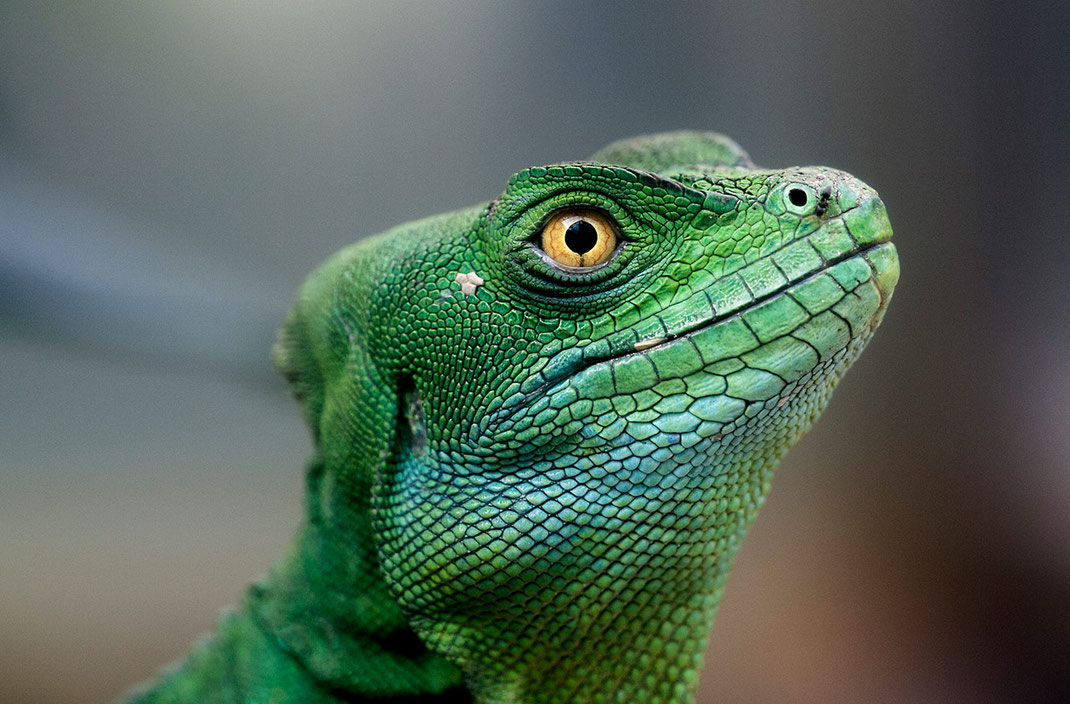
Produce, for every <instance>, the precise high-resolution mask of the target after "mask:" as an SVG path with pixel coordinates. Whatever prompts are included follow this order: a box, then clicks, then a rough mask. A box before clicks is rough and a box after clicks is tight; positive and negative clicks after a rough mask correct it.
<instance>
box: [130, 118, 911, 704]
mask: <svg viewBox="0 0 1070 704" xmlns="http://www.w3.org/2000/svg"><path fill="white" fill-rule="evenodd" d="M790 188H797V189H800V190H801V191H802V192H803V194H804V195H805V201H806V202H805V203H804V204H802V205H793V204H792V203H791V202H789V201H790V198H789V197H788V195H787V193H788V189H790ZM795 195H796V196H797V197H796V200H804V198H802V197H799V194H798V193H796V194H795ZM576 205H584V206H589V207H593V208H597V209H599V210H601V211H603V212H604V213H607V214H608V215H609V217H610V218H611V219H612V220H613V221H614V222H615V223H616V227H617V229H618V231H619V233H620V237H621V246H620V249H619V251H618V252H617V254H616V255H615V256H614V257H613V258H612V259H611V260H610V261H609V262H608V263H606V264H605V265H603V266H602V267H600V268H597V269H596V270H594V271H591V272H587V273H576V272H568V271H566V270H564V269H562V268H560V267H557V266H555V265H553V264H552V263H550V262H549V261H548V259H547V258H546V257H545V256H543V255H541V254H540V251H539V250H538V248H537V243H538V238H537V233H538V232H539V230H540V228H541V226H542V224H543V223H544V222H545V221H546V218H547V217H548V215H549V214H550V213H552V212H554V211H555V210H559V209H561V208H563V207H566V206H576ZM890 236H891V229H890V227H889V224H888V219H887V216H886V214H885V210H884V206H883V204H882V203H881V201H880V200H879V199H878V198H877V196H876V194H875V192H874V191H872V190H871V189H869V188H868V187H867V186H865V185H864V184H862V183H861V182H859V181H857V180H856V179H854V178H852V177H851V176H849V175H847V174H845V173H842V172H840V171H835V170H832V169H827V168H792V169H786V170H780V171H770V170H764V169H758V168H756V167H754V166H753V164H751V163H750V160H749V159H748V158H747V156H746V155H745V154H744V153H743V152H742V150H740V149H739V147H738V146H736V145H735V144H734V143H732V142H731V141H730V140H727V139H726V138H724V137H721V136H719V135H713V134H709V133H673V134H667V135H658V136H654V137H646V138H639V139H635V140H629V141H625V142H619V143H616V144H614V145H611V146H610V147H607V148H606V149H604V150H602V151H601V152H599V153H598V154H596V155H595V156H594V157H593V158H592V160H591V161H590V162H579V163H575V164H565V165H558V166H550V167H545V168H533V169H528V170H525V171H521V172H520V173H518V174H516V175H515V176H513V177H512V178H511V179H510V180H509V182H508V184H507V185H506V188H505V192H504V193H503V194H502V195H501V196H500V197H499V198H498V199H497V200H495V201H493V202H492V203H490V204H488V205H483V206H479V207H476V208H472V209H468V210H464V211H460V212H457V213H453V214H449V215H443V216H439V217H435V218H430V219H427V220H422V221H420V222H416V223H411V224H408V225H404V226H401V227H399V228H396V229H394V230H391V231H389V232H386V233H383V234H382V235H379V236H377V237H374V238H371V239H367V240H364V241H362V242H360V243H358V244H356V245H354V246H352V247H349V248H347V249H345V250H343V251H342V252H340V253H338V254H337V255H335V256H334V257H333V258H331V259H330V260H329V261H328V262H327V263H326V264H325V265H323V267H322V268H320V269H319V271H317V272H316V273H314V274H313V275H312V277H311V278H310V279H309V280H308V282H307V283H306V284H305V286H304V288H303V289H302V291H301V294H300V297H299V299H298V301H297V304H296V305H295V306H294V309H293V311H292V312H291V314H290V317H289V319H288V321H287V323H286V326H285V328H284V329H283V331H282V332H281V334H280V337H279V342H278V345H277V348H276V362H277V365H278V367H279V369H280V371H281V372H282V373H283V374H284V375H285V376H286V378H287V379H288V380H289V382H290V384H291V386H292V389H293V392H294V394H295V395H296V396H297V398H298V399H299V400H300V402H301V406H302V409H303V411H304V414H305V418H306V420H307V422H308V424H309V426H310V428H311V431H312V437H313V440H314V448H315V450H314V454H313V456H312V458H311V460H310V462H309V465H308V472H307V496H306V501H307V506H306V509H307V520H306V521H305V522H304V525H303V526H302V528H301V529H300V531H299V534H298V537H297V539H296V541H295V545H294V547H293V549H292V550H291V552H290V554H289V556H288V557H287V558H285V559H284V560H283V561H282V562H281V563H280V564H279V565H277V566H276V568H275V569H274V571H273V572H272V573H271V575H270V576H269V577H268V578H267V579H266V580H265V581H264V582H263V583H261V584H259V585H257V586H255V587H253V588H252V589H251V590H250V594H249V597H248V599H247V600H246V602H245V604H244V606H243V607H242V608H241V609H240V610H239V611H237V612H236V613H234V614H231V615H229V616H226V617H224V619H223V620H222V622H221V624H220V629H219V632H218V634H217V635H216V636H215V637H214V639H212V640H210V641H208V642H206V643H205V644H202V645H201V646H199V647H198V648H197V649H196V650H195V651H194V652H193V654H192V655H191V656H190V658H189V659H187V660H186V661H185V662H184V663H182V664H180V665H178V666H177V667H176V668H175V669H173V670H172V671H171V672H170V673H168V674H166V675H164V676H163V677H162V678H161V679H160V680H158V681H157V682H156V683H155V684H154V685H153V688H152V689H150V690H147V691H145V692H142V693H141V694H138V695H135V696H134V699H133V700H134V701H141V702H223V701H227V702H230V701H249V702H253V701H255V702H276V703H277V702H336V701H349V702H352V701H364V700H366V699H373V698H384V699H386V700H388V701H413V702H415V701H419V702H437V701H474V702H478V703H479V704H494V703H505V702H524V703H536V702H554V703H556V704H560V703H561V702H584V703H588V702H645V703H661V702H691V701H692V700H693V696H694V690H695V686H696V683H697V678H698V670H699V667H700V665H701V662H702V654H703V650H704V649H705V645H706V640H707V637H708V635H709V632H710V629H711V628H712V625H713V618H714V613H715V611H716V609H717V603H718V601H719V599H720V597H721V592H722V589H723V587H724V583H725V579H726V578H727V576H728V571H729V567H730V566H731V563H732V559H733V557H734V556H735V554H736V550H737V549H738V548H739V544H740V541H741V540H742V539H743V536H744V534H745V533H746V531H747V528H748V526H749V525H750V523H751V521H752V520H753V519H754V516H755V514H756V512H757V511H758V508H759V507H760V506H761V504H762V501H763V499H764V497H765V495H766V492H767V491H768V489H769V482H770V479H771V476H772V473H773V470H774V468H775V467H776V465H777V463H778V461H779V460H780V458H781V456H782V455H783V454H784V453H785V452H786V451H787V450H788V448H789V447H791V445H792V444H793V443H794V442H795V441H796V440H798V439H799V437H800V436H801V435H802V434H803V433H804V432H805V431H806V430H807V429H808V428H809V427H810V426H811V424H812V423H813V422H814V420H815V419H816V418H817V416H818V414H819V413H820V411H821V409H822V408H823V407H824V406H825V404H826V402H827V401H828V398H829V395H830V393H831V391H832V388H833V386H835V384H836V382H837V381H838V380H839V379H840V377H841V376H842V375H843V373H844V371H845V370H846V369H847V367H848V366H849V365H850V364H851V363H852V362H853V361H854V360H855V359H856V358H857V356H858V355H859V353H860V352H861V351H862V348H863V347H864V346H865V344H866V342H867V341H868V340H869V338H870V336H871V335H872V333H873V331H874V330H875V328H876V327H877V325H878V323H879V322H880V320H881V318H882V316H883V314H884V311H885V308H886V306H887V303H888V300H889V298H890V296H891V293H892V289H893V287H894V285H895V282H896V279H897V277H898V271H899V269H898V262H897V259H896V254H895V249H894V247H893V245H892V244H891V243H889V242H887V240H888V239H889V238H890Z"/></svg>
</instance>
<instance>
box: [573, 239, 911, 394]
mask: <svg viewBox="0 0 1070 704" xmlns="http://www.w3.org/2000/svg"><path fill="white" fill-rule="evenodd" d="M881 248H884V249H886V250H889V251H894V245H892V244H890V243H889V242H887V240H885V241H883V242H878V243H874V244H869V245H866V246H864V247H860V248H858V249H855V250H852V251H850V252H846V253H844V254H841V255H840V256H837V257H835V258H833V259H829V260H827V261H826V263H825V265H824V266H822V267H821V268H820V269H817V270H816V271H813V272H811V273H810V274H808V275H806V276H804V277H801V278H798V279H796V280H794V281H789V282H787V283H786V284H784V285H783V286H780V287H779V288H776V289H774V290H772V291H769V292H768V293H766V294H763V295H761V296H758V297H757V298H755V299H754V300H752V301H751V302H749V303H747V304H744V305H742V306H738V307H735V308H732V309H729V310H727V311H724V312H722V313H719V314H716V315H714V316H711V317H710V318H707V319H705V320H699V321H696V322H695V323H692V324H691V325H688V326H685V327H682V328H680V329H679V330H675V331H671V332H669V334H668V335H666V336H663V337H658V338H654V339H650V340H644V341H641V342H636V343H635V349H634V350H624V351H621V352H617V353H615V354H608V355H605V356H601V357H591V358H589V359H587V360H585V361H586V362H587V364H586V365H584V367H581V368H580V369H577V370H576V372H580V371H582V370H583V368H585V367H587V366H592V365H594V364H598V363H600V362H606V361H611V360H614V359H620V358H622V357H628V356H631V355H634V354H641V353H643V352H646V351H648V350H652V349H654V348H656V347H661V346H663V345H669V344H672V343H673V342H674V341H676V340H679V339H681V338H686V337H688V336H691V335H694V334H697V333H700V332H702V331H703V330H706V329H709V328H712V327H715V326H717V325H720V324H722V323H724V322H727V321H728V320H731V319H733V318H737V317H740V316H743V315H745V314H746V313H749V312H750V311H752V310H755V309H757V308H760V307H762V306H763V305H765V304H766V303H768V302H770V301H772V300H773V299H776V298H779V297H781V296H784V295H790V294H791V293H792V292H794V291H796V290H798V289H801V288H802V287H804V286H806V285H807V284H809V283H811V282H812V281H814V280H815V279H818V278H819V277H822V276H825V275H826V274H827V273H828V272H830V271H832V270H833V269H835V268H836V267H837V266H838V265H840V264H843V263H845V262H849V261H865V262H866V263H867V264H868V265H869V268H870V269H871V270H872V273H871V274H870V277H871V278H874V279H875V280H876V281H877V282H878V290H879V291H880V294H881V309H883V308H884V306H885V305H887V301H888V299H889V298H890V296H891V286H885V285H883V284H882V274H883V272H882V271H879V270H878V269H879V268H881V265H880V264H874V262H873V261H871V259H870V258H869V257H868V255H870V254H871V253H873V252H874V251H875V250H878V249H881ZM892 283H893V285H894V282H892ZM576 372H574V373H576Z"/></svg>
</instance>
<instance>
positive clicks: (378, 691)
mask: <svg viewBox="0 0 1070 704" xmlns="http://www.w3.org/2000/svg"><path fill="white" fill-rule="evenodd" d="M310 474H312V475H313V476H315V475H316V474H317V473H316V472H312V473H310ZM369 520H370V519H369V516H368V513H367V511H362V510H360V507H354V510H352V511H347V515H345V516H338V515H335V516H333V517H332V520H330V521H325V520H323V519H322V516H321V515H320V514H319V512H318V511H316V510H311V511H309V518H308V519H306V521H305V523H304V524H303V525H302V526H301V528H300V529H299V531H298V534H297V537H296V539H295V542H294V545H293V547H292V549H291V550H290V552H289V553H288V555H287V556H286V557H284V558H283V559H282V560H281V561H280V562H279V563H278V564H277V565H276V566H275V568H274V569H273V570H272V572H271V574H270V575H269V576H268V577H267V579H265V580H264V581H263V582H261V583H259V584H257V585H255V586H254V587H253V588H252V589H251V590H250V593H249V598H248V601H249V608H250V611H251V612H252V613H253V614H254V615H255V618H256V620H257V621H258V622H259V623H260V625H261V627H262V628H263V629H264V630H265V631H266V632H267V633H268V634H269V635H270V636H271V637H272V638H273V639H274V641H275V642H276V643H277V644H278V645H279V646H280V647H281V648H282V649H283V650H284V651H286V652H288V653H289V654H290V655H291V656H292V657H293V658H295V659H296V660H297V661H298V662H299V663H300V664H301V665H302V666H303V668H304V669H305V670H306V671H307V672H308V673H309V674H310V676H311V677H312V678H313V679H314V680H316V681H317V682H319V683H321V686H323V687H324V688H326V689H330V690H332V691H339V692H345V693H351V694H355V695H358V696H360V697H372V698H376V699H385V700H386V701H395V698H396V699H399V700H400V699H405V698H407V697H412V696H419V697H420V699H419V701H421V702H423V701H427V702H431V701H436V702H438V701H442V702H445V701H451V702H452V701H456V702H461V701H468V700H469V697H468V695H467V692H466V691H465V690H464V689H463V687H461V674H460V671H459V670H458V669H457V667H455V666H454V665H452V664H450V663H449V662H447V661H446V660H445V659H444V658H442V657H441V656H439V655H436V654H434V653H432V652H431V651H429V650H428V649H427V647H426V646H425V645H424V644H423V643H422V642H421V641H420V639H419V638H418V637H417V635H416V634H415V633H414V632H413V631H412V629H411V628H410V627H409V625H408V623H407V622H406V620H405V618H404V617H403V615H402V613H401V609H400V607H399V606H398V605H397V602H395V601H394V599H393V598H392V597H391V596H390V593H389V590H388V588H387V586H386V583H385V582H384V580H383V578H382V576H381V575H380V573H379V569H378V564H377V558H376V553H375V546H374V545H372V544H370V543H371V541H369V540H367V536H370V535H371V534H372V532H371V526H370V525H369ZM356 536H364V539H358V538H357V537H356ZM406 700H407V699H406Z"/></svg>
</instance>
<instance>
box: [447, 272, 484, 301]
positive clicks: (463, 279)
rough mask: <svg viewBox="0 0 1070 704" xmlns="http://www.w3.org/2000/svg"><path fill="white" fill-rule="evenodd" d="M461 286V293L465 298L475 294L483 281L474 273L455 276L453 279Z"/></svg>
mask: <svg viewBox="0 0 1070 704" xmlns="http://www.w3.org/2000/svg"><path fill="white" fill-rule="evenodd" d="M453 280H454V281H456V282H457V283H459V284H460V285H461V293H463V294H464V295H466V296H471V295H473V294H475V292H476V289H477V288H479V287H480V286H482V285H483V279H482V277H480V276H479V274H477V273H476V272H474V271H471V272H469V273H467V274H460V273H459V274H457V276H455V277H454V279H453Z"/></svg>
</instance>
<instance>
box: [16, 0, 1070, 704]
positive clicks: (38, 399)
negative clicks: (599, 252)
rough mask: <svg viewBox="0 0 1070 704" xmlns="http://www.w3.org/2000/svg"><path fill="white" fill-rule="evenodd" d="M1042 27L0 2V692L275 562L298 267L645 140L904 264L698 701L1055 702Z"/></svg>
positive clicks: (1056, 317) (157, 641)
mask: <svg viewBox="0 0 1070 704" xmlns="http://www.w3.org/2000/svg"><path fill="white" fill-rule="evenodd" d="M1068 20H1070V6H1068V4H1067V3H1065V2H1040V1H1039V0H1037V1H1028V0H1027V1H1025V2H1009V1H1004V2H1001V1H999V0H991V1H986V2H975V3H963V2H950V1H947V0H942V1H936V2H920V1H918V0H915V1H913V2H910V1H904V2H895V1H889V0H861V1H860V0H851V1H849V2H848V1H847V0H843V1H840V2H823V3H808V2H801V1H796V0H788V1H782V2H770V1H769V0H757V1H756V0H751V1H749V2H733V3H705V4H695V3H671V4H664V5H662V4H658V5H656V6H655V5H653V4H648V3H612V4H610V3H605V4H601V5H588V4H583V3H575V2H541V3H530V4H522V3H508V4H507V3H493V2H485V3H412V2H389V3H386V2H384V3H378V4H366V3H341V2H337V3H315V4H306V3H285V2H278V1H275V0H273V1H270V2H264V1H261V2H253V1H252V0H243V1H229V2H228V1H225V0H214V1H200V2H190V3H175V2H167V1H165V0H140V1H137V2H133V1H131V2H94V3H84V2H77V1H75V0H67V1H60V2H49V3H44V2H40V1H39V0H5V2H3V3H2V4H0V701H3V702H47V703H52V702H70V701H86V702H105V701H108V700H109V699H110V698H112V697H114V696H116V695H118V694H119V693H120V692H121V691H123V690H124V689H125V688H126V687H127V686H129V685H130V684H132V683H134V682H136V681H139V680H142V679H145V678H147V677H149V676H151V675H152V674H153V672H154V671H155V670H156V668H157V667H159V666H160V665H162V664H164V663H166V662H168V661H170V660H173V659H175V658H177V657H179V656H181V655H182V654H183V653H185V652H186V650H187V649H188V647H189V645H190V643H191V642H192V641H193V640H194V639H195V638H196V637H197V636H198V635H200V634H202V633H204V632H206V631H208V630H209V629H211V627H212V625H213V623H214V621H215V618H216V614H217V611H218V609H220V608H221V607H223V606H225V605H228V604H233V603H235V602H236V601H237V600H238V599H239V598H240V596H241V593H242V589H243V587H244V586H245V585H246V584H247V583H248V582H249V581H250V580H251V579H253V578H255V577H256V576H257V575H259V574H261V573H262V572H264V571H265V570H266V569H267V567H268V566H269V565H270V564H271V562H272V560H273V558H274V557H275V556H276V555H278V554H279V552H280V551H281V550H282V549H283V548H284V546H285V545H286V544H287V543H288V541H289V539H290V536H291V533H292V531H293V530H294V528H295V526H296V525H297V522H298V520H299V515H300V492H301V486H302V479H301V474H302V463H303V459H304V457H305V455H306V453H307V452H308V450H309V446H310V445H309V440H308V437H307V436H306V433H305V430H304V428H303V427H302V425H301V422H300V420H299V417H298V411H297V407H296V404H295V403H294V402H293V401H292V400H291V399H290V398H289V397H288V395H287V393H286V391H285V389H284V388H283V384H282V382H281V381H280V380H279V379H277V378H276V377H275V375H274V374H273V372H272V370H271V368H270V365H269V362H268V350H269V348H270V345H271V342H272V337H273V332H274V329H275V328H276V327H277V326H278V325H279V323H280V322H281V320H282V319H283V316H284V314H285V312H286V309H287V307H288V305H289V302H290V301H291V299H292V297H293V295H294V291H295V289H296V288H297V286H298V285H299V284H300V283H301V281H302V279H303V277H304V276H305V275H306V274H307V273H308V272H309V271H310V270H311V269H312V268H313V267H314V266H315V265H316V264H317V263H318V262H320V261H321V260H323V259H324V258H325V257H326V256H327V255H329V254H330V253H332V252H333V251H335V250H336V249H338V248H340V247H342V246H343V245H346V244H348V243H350V242H352V241H354V240H357V239H360V238H361V237H364V236H366V235H369V234H373V233H375V232H377V231H380V230H383V229H385V228H387V227H389V226H392V225H394V224H398V223H401V222H404V221H407V220H411V219H414V218H419V217H423V216H426V215H432V214H435V213H440V212H443V211H446V210H452V209H455V208H458V207H461V206H466V205H469V204H473V203H477V202H480V201H485V200H488V199H489V198H491V197H493V196H495V195H496V194H498V193H499V192H500V191H501V190H502V188H503V184H504V182H505V180H506V179H507V178H508V176H509V175H510V174H512V173H513V172H514V171H517V170H519V169H521V168H524V167H527V166H530V165H535V164H545V163H551V162H556V161H561V160H569V159H576V158H582V157H585V156H587V155H589V154H591V153H593V152H594V151H595V150H596V149H598V148H599V147H601V146H603V145H604V144H606V143H607V142H609V141H612V140H615V139H618V138H621V137H626V136H632V135H636V134H642V133H648V132H656V131H663V130H668V129H678V128H701V129H715V130H719V131H722V132H725V133H726V134H728V135H730V136H732V137H734V138H735V139H737V140H738V141H739V142H740V143H741V144H742V145H743V146H744V147H745V148H746V149H748V150H749V151H750V153H751V155H752V156H753V157H754V159H755V161H757V162H758V163H760V164H763V165H767V166H788V165H795V164H826V165H831V166H836V167H839V168H842V169H845V170H847V171H850V172H851V173H854V174H855V175H857V176H859V177H860V178H862V179H863V180H865V181H867V182H868V183H870V184H872V185H873V186H875V187H876V188H877V189H878V190H879V191H880V193H881V195H882V197H883V198H884V200H885V202H886V203H887V206H888V210H889V212H890V214H891V218H892V223H893V225H894V227H895V229H896V233H897V234H896V241H897V243H898V246H899V251H900V254H901V258H902V268H903V276H902V279H901V281H900V285H899V288H898V290H897V292H896V295H895V301H894V303H893V305H892V306H891V309H890V312H889V314H888V316H887V319H886V321H885V323H884V325H883V327H882V328H881V330H880V332H879V333H878V334H877V336H876V338H875V339H874V341H873V342H872V343H871V345H870V348H869V351H868V352H867V353H866V354H865V355H864V356H863V357H862V359H861V361H860V362H859V363H858V364H857V365H856V367H855V368H854V369H853V370H852V371H851V373H850V374H848V376H847V378H846V380H845V381H844V382H843V384H842V385H841V386H840V389H839V391H838V392H837V394H836V396H835V398H834V399H833V402H832V404H831V406H830V407H829V409H828V411H827V412H826V414H825V416H824V419H823V421H822V422H821V423H819V424H818V425H817V427H816V428H815V429H814V431H813V432H812V433H810V435H808V436H807V437H806V438H804V440H803V441H802V442H801V443H800V445H799V446H798V447H797V448H796V450H795V451H794V452H793V453H792V454H791V455H789V457H788V458H787V460H786V461H785V462H784V464H783V466H782V469H781V471H780V473H779V475H778V478H777V481H776V482H775V483H774V489H773V492H772V495H771V496H770V499H769V501H768V503H767V505H766V507H765V509H764V510H763V511H762V513H761V515H760V516H759V518H758V520H757V523H756V524H755V526H754V529H753V531H752V532H751V534H750V536H749V537H748V539H747V541H746V544H745V545H744V548H743V550H742V553H741V555H740V558H739V560H738V562H737V565H736V568H735V570H734V572H733V575H732V578H731V580H730V582H729V585H728V591H727V595H726V597H725V600H724V602H723V604H722V607H721V613H720V616H719V618H718V625H717V628H716V630H715V633H714V635H713V637H712V639H711V643H710V651H709V655H708V659H707V664H706V668H705V670H704V672H703V679H702V688H701V691H700V701H701V702H742V703H754V704H759V703H766V702H769V703H772V702H815V703H816V702H821V703H823V704H828V703H839V702H843V703H845V704H846V703H848V702H1066V701H1070V231H1068V223H1070V189H1068V184H1070V108H1068V107H1067V105H1068V104H1070V39H1068V37H1070V22H1068Z"/></svg>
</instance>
